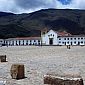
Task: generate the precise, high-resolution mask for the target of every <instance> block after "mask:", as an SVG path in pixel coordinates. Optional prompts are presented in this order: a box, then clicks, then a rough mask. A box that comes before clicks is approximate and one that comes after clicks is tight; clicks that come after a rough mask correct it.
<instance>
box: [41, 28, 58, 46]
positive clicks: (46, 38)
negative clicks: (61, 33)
mask: <svg viewBox="0 0 85 85" xmlns="http://www.w3.org/2000/svg"><path fill="white" fill-rule="evenodd" d="M49 38H53V45H57V44H58V40H57V33H55V32H54V31H53V30H50V31H49V32H48V33H47V34H45V35H42V44H43V45H49Z"/></svg>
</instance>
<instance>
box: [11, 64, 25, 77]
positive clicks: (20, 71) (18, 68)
mask: <svg viewBox="0 0 85 85" xmlns="http://www.w3.org/2000/svg"><path fill="white" fill-rule="evenodd" d="M10 72H11V76H12V78H13V79H23V78H24V77H25V76H24V65H22V64H13V65H12V66H11V70H10Z"/></svg>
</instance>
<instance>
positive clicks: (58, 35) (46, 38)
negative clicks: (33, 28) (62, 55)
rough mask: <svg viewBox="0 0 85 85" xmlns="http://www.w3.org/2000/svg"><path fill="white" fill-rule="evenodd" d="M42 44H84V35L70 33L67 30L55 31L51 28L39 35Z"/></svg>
mask: <svg viewBox="0 0 85 85" xmlns="http://www.w3.org/2000/svg"><path fill="white" fill-rule="evenodd" d="M41 39H42V45H85V36H84V35H71V34H70V33H67V32H65V31H64V32H56V31H53V30H50V31H48V32H47V33H45V32H43V33H42V35H41Z"/></svg>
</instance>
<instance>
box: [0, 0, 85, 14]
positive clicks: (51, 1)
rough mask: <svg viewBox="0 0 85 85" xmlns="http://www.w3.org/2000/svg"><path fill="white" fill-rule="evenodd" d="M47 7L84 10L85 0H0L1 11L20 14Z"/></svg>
mask: <svg viewBox="0 0 85 85" xmlns="http://www.w3.org/2000/svg"><path fill="white" fill-rule="evenodd" d="M48 8H56V9H83V10H85V0H0V11H3V12H12V13H18V14H20V13H30V12H33V11H37V10H40V9H48Z"/></svg>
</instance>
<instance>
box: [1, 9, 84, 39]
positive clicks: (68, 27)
mask: <svg viewBox="0 0 85 85" xmlns="http://www.w3.org/2000/svg"><path fill="white" fill-rule="evenodd" d="M44 28H47V29H53V30H56V31H60V30H61V31H64V30H65V31H67V32H70V33H71V34H85V10H77V9H74V10H72V9H42V10H39V11H36V12H33V13H29V14H26V13H24V14H13V13H5V12H0V38H9V37H26V36H40V31H41V30H42V29H44Z"/></svg>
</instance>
